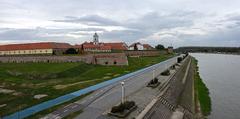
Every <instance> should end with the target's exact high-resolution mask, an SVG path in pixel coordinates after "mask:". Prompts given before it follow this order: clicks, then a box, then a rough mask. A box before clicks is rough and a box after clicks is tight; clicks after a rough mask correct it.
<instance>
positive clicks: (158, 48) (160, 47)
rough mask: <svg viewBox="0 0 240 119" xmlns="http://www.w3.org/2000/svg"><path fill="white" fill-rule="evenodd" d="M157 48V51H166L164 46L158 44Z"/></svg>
mask: <svg viewBox="0 0 240 119" xmlns="http://www.w3.org/2000/svg"><path fill="white" fill-rule="evenodd" d="M155 48H156V49H157V50H164V49H165V47H164V45H162V44H158V45H157V46H155Z"/></svg>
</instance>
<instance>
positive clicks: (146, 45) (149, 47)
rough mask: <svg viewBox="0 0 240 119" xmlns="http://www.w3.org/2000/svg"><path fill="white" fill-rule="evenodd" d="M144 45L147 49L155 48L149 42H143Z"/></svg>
mask: <svg viewBox="0 0 240 119" xmlns="http://www.w3.org/2000/svg"><path fill="white" fill-rule="evenodd" d="M143 47H144V48H146V49H154V48H153V47H152V46H151V45H149V44H143Z"/></svg>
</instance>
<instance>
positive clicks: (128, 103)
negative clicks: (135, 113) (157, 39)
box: [111, 101, 135, 113]
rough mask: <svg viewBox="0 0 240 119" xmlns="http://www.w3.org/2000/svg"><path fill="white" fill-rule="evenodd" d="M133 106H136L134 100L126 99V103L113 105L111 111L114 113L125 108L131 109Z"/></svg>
mask: <svg viewBox="0 0 240 119" xmlns="http://www.w3.org/2000/svg"><path fill="white" fill-rule="evenodd" d="M133 106H135V102H134V101H126V102H125V103H121V104H119V105H117V106H114V107H112V109H111V112H112V113H122V112H124V110H129V109H131V108H132V107H133Z"/></svg>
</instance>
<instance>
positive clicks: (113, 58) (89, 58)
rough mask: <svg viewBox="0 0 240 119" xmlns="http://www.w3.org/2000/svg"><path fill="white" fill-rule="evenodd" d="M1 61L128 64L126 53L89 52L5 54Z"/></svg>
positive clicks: (0, 58)
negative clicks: (72, 53)
mask: <svg viewBox="0 0 240 119" xmlns="http://www.w3.org/2000/svg"><path fill="white" fill-rule="evenodd" d="M0 62H1V63H27V62H35V63H37V62H45V63H54V62H56V63H57V62H85V63H88V64H99V65H128V60H127V56H126V55H125V54H124V53H110V54H107V53H103V54H88V55H82V56H4V57H0Z"/></svg>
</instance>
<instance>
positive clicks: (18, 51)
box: [0, 42, 72, 55]
mask: <svg viewBox="0 0 240 119" xmlns="http://www.w3.org/2000/svg"><path fill="white" fill-rule="evenodd" d="M69 48H72V45H70V44H68V43H56V42H40V43H25V44H8V45H0V55H22V54H54V53H57V54H58V53H60V52H62V53H63V52H64V51H66V50H67V49H69Z"/></svg>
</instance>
